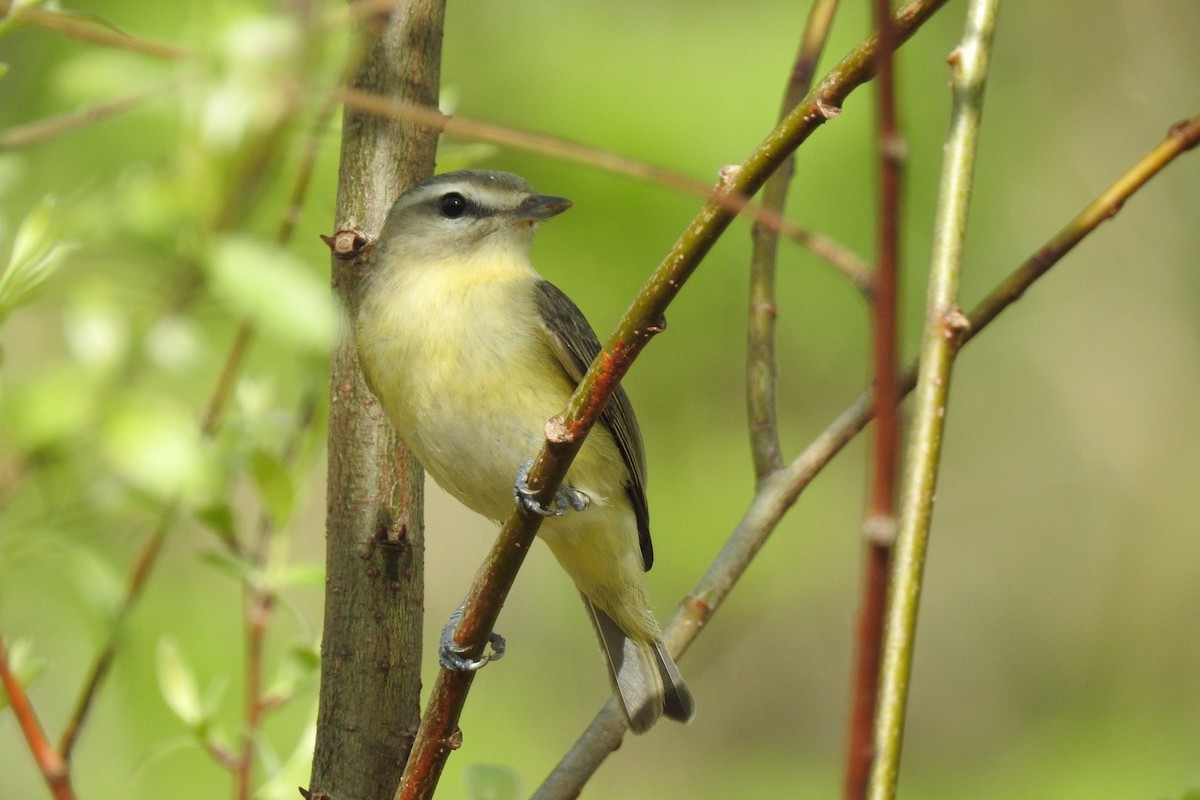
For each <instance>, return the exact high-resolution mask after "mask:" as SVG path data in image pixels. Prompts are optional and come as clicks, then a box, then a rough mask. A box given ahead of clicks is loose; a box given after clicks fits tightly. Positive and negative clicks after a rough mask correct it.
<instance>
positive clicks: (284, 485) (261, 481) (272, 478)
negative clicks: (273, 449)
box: [250, 448, 296, 525]
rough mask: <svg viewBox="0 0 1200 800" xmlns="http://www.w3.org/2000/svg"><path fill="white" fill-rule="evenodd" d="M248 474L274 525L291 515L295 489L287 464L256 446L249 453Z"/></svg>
mask: <svg viewBox="0 0 1200 800" xmlns="http://www.w3.org/2000/svg"><path fill="white" fill-rule="evenodd" d="M250 475H251V477H253V478H254V485H255V487H256V488H257V489H258V494H259V496H260V497H261V498H262V501H263V504H264V505H265V506H266V507H267V511H268V512H270V514H271V519H272V520H274V522H275V524H276V525H282V524H283V523H284V522H286V521H287V519H288V517H289V516H291V513H292V508H293V503H294V500H295V497H296V489H295V486H294V484H293V483H292V476H291V474H290V473H289V472H288V469H287V465H285V464H284V463H283V461H282V460H280V459H279V458H276V457H275V456H274V455H273V454H271V453H269V452H267V451H266V450H263V449H261V448H256V449H255V450H254V451H253V452H251V453H250Z"/></svg>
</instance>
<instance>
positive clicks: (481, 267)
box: [353, 170, 695, 733]
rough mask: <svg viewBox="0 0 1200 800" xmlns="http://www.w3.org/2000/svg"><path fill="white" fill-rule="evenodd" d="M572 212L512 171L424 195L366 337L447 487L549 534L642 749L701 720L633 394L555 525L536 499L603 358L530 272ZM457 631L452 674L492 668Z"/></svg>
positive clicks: (618, 396)
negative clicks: (549, 457)
mask: <svg viewBox="0 0 1200 800" xmlns="http://www.w3.org/2000/svg"><path fill="white" fill-rule="evenodd" d="M571 206H572V203H571V201H570V200H567V199H566V198H564V197H557V196H552V195H545V194H538V193H536V192H535V191H534V190H533V188H532V187H531V186H530V185H529V184H528V183H527V182H526V181H525V180H524V179H523V178H520V177H518V176H516V175H513V174H510V173H506V172H495V171H484V170H461V171H456V172H448V173H443V174H440V175H436V176H433V177H430V178H427V179H425V180H423V181H420V182H418V183H416V184H415V185H413V186H412V187H411V188H409V189H408V190H406V191H405V192H403V193H402V194H401V195H400V197H399V198H398V199H397V200H396V201H395V203H394V204H393V205H392V207H391V209H390V211H389V212H388V215H387V218H386V220H385V222H384V225H383V228H382V230H381V231H380V234H379V237H378V239H377V241H376V243H375V245H374V250H373V253H372V256H371V262H370V266H369V267H368V269H367V270H366V274H365V275H364V277H363V279H362V280H361V281H360V287H359V295H358V298H357V300H358V302H357V315H356V319H355V320H354V323H353V325H354V336H355V343H356V348H357V351H358V358H359V363H360V365H361V367H362V371H363V375H364V377H365V379H366V382H367V385H368V386H369V387H370V389H371V391H372V392H373V393H374V395H375V396H376V398H378V400H379V402H380V405H381V406H382V408H383V410H384V411H385V413H386V415H387V417H388V419H389V420H390V421H391V423H392V425H393V426H394V427H395V428H396V430H397V432H398V433H399V434H400V436H401V438H402V439H403V440H404V441H405V443H406V444H407V445H408V447H409V448H410V449H411V450H412V452H413V454H414V455H415V456H416V457H417V460H418V461H420V463H421V465H422V466H423V467H424V469H425V471H426V472H427V473H428V474H429V475H430V476H432V478H433V479H434V481H436V482H437V484H438V485H439V486H441V487H442V488H443V489H444V490H445V491H446V492H447V493H449V494H450V495H452V496H453V497H455V498H456V499H457V500H459V501H460V502H462V503H463V504H464V505H466V506H467V507H468V508H470V509H471V510H473V511H475V512H476V513H478V514H481V515H482V516H484V517H487V518H488V519H491V520H493V521H495V522H497V523H499V522H502V521H503V520H504V519H505V518H506V517H507V516H508V515H509V514H510V512H511V511H512V510H513V508H514V497H515V502H518V503H520V504H522V505H523V506H525V507H526V508H527V509H529V510H531V511H535V512H537V513H539V514H542V515H543V516H545V517H546V519H545V521H544V522H543V524H542V526H541V528H540V530H539V537H540V538H541V539H542V540H543V541H544V542H545V543H546V545H548V546H549V548H550V551H551V553H553V555H554V556H555V558H556V559H557V561H558V563H559V564H560V565H561V566H562V567H563V569H564V570H565V571H566V572H567V574H568V575H569V576H570V578H571V579H572V580H573V582H574V583H575V586H576V588H577V589H578V590H579V593H580V595H581V596H582V598H583V602H584V606H585V608H586V610H587V613H588V616H589V618H590V619H591V622H592V625H593V627H594V629H595V632H596V635H597V638H598V640H599V642H600V646H601V650H602V652H603V654H604V656H605V664H606V666H607V670H608V675H609V681H610V684H611V687H612V692H613V695H614V697H615V698H616V700H617V705H618V707H619V709H620V711H621V713H622V715H623V717H624V719H625V721H626V724H627V726H628V728H629V729H630V730H631V731H633V732H634V733H643V732H645V731H647V730H649V729H650V728H651V726H653V725H654V723H655V722H656V721H657V720H658V719H659V718H660V717H662V716H666V717H668V718H670V719H674V720H678V721H681V722H688V721H690V720H691V719H692V717H693V715H694V713H695V704H694V701H693V698H692V694H691V692H690V690H689V689H688V687H687V685H686V684H685V683H684V680H683V678H682V676H681V675H680V672H679V669H678V667H677V666H676V664H675V662H674V660H673V659H672V658H671V656H670V654H669V653H668V652H667V649H666V647H665V646H664V644H663V639H662V632H661V630H660V628H659V625H658V622H657V620H656V619H655V617H654V613H653V611H652V610H651V607H650V601H649V598H648V594H647V589H646V581H645V574H644V573H645V572H646V571H647V570H649V569H650V567H651V565H652V563H653V560H654V552H653V547H652V545H651V541H650V518H649V510H648V507H647V501H646V464H645V454H644V449H643V444H642V438H641V432H640V429H639V428H638V423H637V419H636V417H635V416H634V413H633V407H632V405H631V403H630V400H629V397H628V395H627V394H626V393H625V391H624V390H623V389H621V388H620V387H618V388H617V389H616V390H615V391H614V392H613V394H612V396H611V398H610V399H609V402H608V405H607V407H606V408H605V410H604V411H603V412H602V414H601V415H600V419H599V422H598V424H597V425H596V426H595V427H594V428H593V430H592V432H591V434H590V436H589V437H588V438H587V440H586V441H585V442H584V444H583V446H582V448H581V449H580V451H579V453H578V455H577V456H576V458H575V460H574V462H573V463H572V465H571V467H570V469H569V471H568V472H567V475H566V478H565V479H564V481H563V485H562V487H561V488H560V489H559V491H558V493H557V495H556V497H555V500H554V502H553V503H552V504H551V507H550V508H542V507H540V506H539V505H538V504H537V502H536V501H534V500H533V493H532V492H530V491H529V489H528V486H527V485H526V484H525V476H526V473H527V470H528V468H529V464H530V462H529V461H527V460H525V459H530V458H532V456H533V455H535V454H536V453H537V452H538V451H539V449H540V448H541V446H542V444H543V442H544V429H545V424H546V421H547V420H548V419H549V418H550V417H552V416H554V415H555V414H558V413H560V412H561V411H562V410H563V408H565V407H566V405H567V401H568V399H569V398H570V396H571V394H572V392H573V391H574V390H575V388H576V386H577V385H578V383H579V381H580V380H581V379H582V377H583V375H584V373H585V372H586V370H587V368H588V366H589V365H590V364H591V362H592V360H593V359H594V358H595V357H596V355H597V354H598V353H599V352H600V349H601V348H600V342H599V340H598V339H597V337H596V334H595V332H594V331H593V330H592V328H591V326H590V325H589V324H588V322H587V319H586V318H585V317H584V315H583V313H582V312H581V311H580V310H579V308H578V306H576V305H575V303H574V302H572V301H571V300H570V298H568V297H567V295H566V294H564V293H563V292H562V291H561V290H560V289H558V288H557V287H556V286H554V284H552V283H550V282H549V281H547V280H546V279H545V278H543V277H542V276H541V275H540V274H539V273H538V272H537V271H536V270H535V269H534V267H533V265H532V262H531V260H530V249H531V247H532V242H533V234H534V229H535V228H536V227H537V226H538V224H539V223H541V222H543V221H545V220H547V219H550V218H551V217H554V216H557V215H558V214H560V213H562V212H563V211H566V210H567V209H568V208H570V207H571ZM460 612H461V607H460V609H459V612H456V614H458V613H460ZM456 621H457V619H456V617H452V618H451V621H450V623H449V624H448V625H447V626H446V629H445V631H444V632H443V636H442V648H441V651H440V656H439V658H440V661H441V663H442V665H443V666H445V667H449V668H452V669H473V668H476V667H477V666H479V662H470V661H468V660H466V659H464V658H463V657H462V656H461V655H460V654H458V653H456V652H454V642H453V638H452V633H453V626H454V624H455V623H456ZM495 641H496V642H498V643H500V644H501V646H502V640H501V639H497V640H495Z"/></svg>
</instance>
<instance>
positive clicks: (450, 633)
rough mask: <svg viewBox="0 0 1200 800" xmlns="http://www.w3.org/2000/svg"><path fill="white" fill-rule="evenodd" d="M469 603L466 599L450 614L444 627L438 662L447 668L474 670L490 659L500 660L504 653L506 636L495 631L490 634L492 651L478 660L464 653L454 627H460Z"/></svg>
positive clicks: (461, 670)
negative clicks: (465, 608) (456, 637)
mask: <svg viewBox="0 0 1200 800" xmlns="http://www.w3.org/2000/svg"><path fill="white" fill-rule="evenodd" d="M466 605H467V601H466V600H464V601H463V602H462V605H460V606H459V607H458V608H456V609H455V610H454V613H453V614H451V615H450V619H449V621H448V622H447V623H446V627H444V628H442V641H441V646H440V647H439V648H438V663H440V664H441V665H442V666H443V667H444V668H446V669H452V670H454V671H456V672H474V671H475V670H477V669H479V668H480V667H482V666H483V665H484V664H486V663H488V662H489V661H499V660H500V658H501V657H502V656H503V655H504V637H503V636H501V635H500V634H498V633H496V632H495V631H493V632H492V633H489V634H488V642H489V643H490V644H491V645H492V652H490V653H484V654H483V656H482V657H481V658H480V659H479V660H478V661H476V660H475V659H471V658H467V657H465V656H464V655H463V648H462V647H461V646H460V645H459V644H458V642H456V641H454V629H455V628H457V627H458V623H459V621H460V620H462V615H463V608H464V607H465V606H466Z"/></svg>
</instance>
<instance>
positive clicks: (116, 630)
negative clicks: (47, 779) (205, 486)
mask: <svg viewBox="0 0 1200 800" xmlns="http://www.w3.org/2000/svg"><path fill="white" fill-rule="evenodd" d="M175 513H176V509H175V507H174V505H172V506H170V507H168V508H167V509H166V510H165V511H164V513H163V517H162V519H161V520H160V521H159V523H158V525H157V527H155V529H154V530H153V531H152V532H151V533H150V535H149V536H147V537H146V541H145V542H144V543H143V544H142V549H141V550H139V551H138V555H137V558H136V559H135V560H134V562H133V569H132V570H130V573H129V581H128V583H127V584H126V587H125V596H124V597H123V598H122V599H121V607H120V609H118V611H117V614H116V617H114V618H113V621H112V625H111V626H109V631H108V638H107V639H106V640H105V642H104V645H103V646H102V647H101V648H100V651H99V652H98V653H97V654H96V658H95V659H94V660H93V661H92V666H91V669H90V670H88V677H87V680H86V681H85V682H84V684H83V688H82V689H81V690H80V693H79V697H78V698H77V699H76V701H75V708H74V710H73V711H72V712H71V716H70V717H68V719H67V724H66V726H65V727H64V728H63V734H62V738H61V739H60V740H59V745H58V751H59V753H60V754H61V755H62V759H63V763H64V764H69V763H70V760H71V754H72V752H73V751H74V749H75V745H76V743H77V742H78V741H79V734H80V732H81V731H82V730H83V726H84V723H85V722H87V718H88V714H89V712H90V711H91V709H92V704H93V703H94V702H95V700H96V695H97V693H98V692H99V691H100V685H101V684H102V683H103V682H104V679H105V678H106V677H107V676H108V671H109V669H110V668H111V667H112V662H113V659H114V658H116V655H117V644H118V642H119V641H120V638H121V633H122V632H123V631H124V630H125V622H126V620H127V619H128V618H129V615H130V613H131V612H132V611H133V607H134V606H135V605H137V601H138V600H139V599H140V598H141V596H142V592H143V590H145V588H146V582H147V581H148V580H149V579H150V573H151V572H152V571H153V569H154V565H155V563H157V561H158V556H159V553H161V552H162V546H163V542H164V541H166V538H167V532H168V531H169V530H170V529H171V524H172V521H173V520H174V518H175Z"/></svg>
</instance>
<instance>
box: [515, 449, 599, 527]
mask: <svg viewBox="0 0 1200 800" xmlns="http://www.w3.org/2000/svg"><path fill="white" fill-rule="evenodd" d="M532 466H533V462H532V461H526V462H525V463H524V464H522V465H521V467H520V468H519V469H518V470H517V480H516V483H515V484H514V485H513V497H515V498H516V499H517V503H519V504H520V506H521V508H523V509H525V510H526V511H529V512H531V513H534V514H537V515H538V516H541V517H561V516H562V515H563V514H566V513H567V511H568V510H569V509H572V508H573V509H575V510H576V511H583V510H584V509H585V508H587V507H588V505H589V504H590V503H591V502H592V499H591V498H590V497H588V496H587V495H586V494H584V493H583V492H581V491H579V490H577V489H572V488H571V487H570V486H567V485H566V484H565V483H564V484H563V485H562V486H559V487H558V491H557V492H556V493H555V495H554V504H553V505H552V506H551V507H550V508H547V507H545V506H543V505H542V504H541V503H539V502H538V501H537V500H536V499H534V494H535V492H534V491H533V490H532V489H530V488H529V470H530V468H531V467H532Z"/></svg>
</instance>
